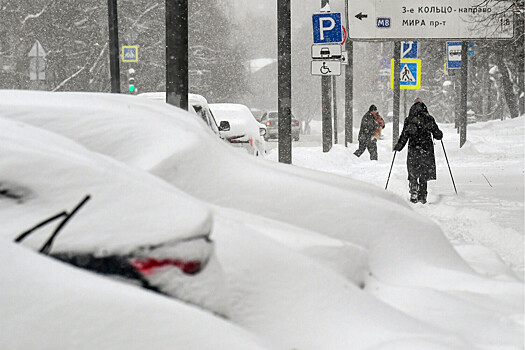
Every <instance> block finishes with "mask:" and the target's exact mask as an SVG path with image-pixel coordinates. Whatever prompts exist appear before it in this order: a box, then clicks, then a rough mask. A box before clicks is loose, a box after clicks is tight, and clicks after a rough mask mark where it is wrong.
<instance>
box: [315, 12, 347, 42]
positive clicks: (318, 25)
mask: <svg viewBox="0 0 525 350" xmlns="http://www.w3.org/2000/svg"><path fill="white" fill-rule="evenodd" d="M312 24H313V30H314V43H316V44H323V43H341V42H342V41H343V29H342V26H341V14H340V13H336V12H334V13H331V12H325V13H316V14H314V15H312Z"/></svg>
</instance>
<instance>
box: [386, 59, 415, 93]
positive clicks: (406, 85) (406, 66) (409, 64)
mask: <svg viewBox="0 0 525 350" xmlns="http://www.w3.org/2000/svg"><path fill="white" fill-rule="evenodd" d="M390 67H394V59H392V60H391V62H390ZM390 72H391V73H390V88H391V89H393V88H394V69H390ZM399 75H400V79H399V81H400V83H399V85H400V88H401V89H413V90H417V89H421V60H420V59H401V70H400V72H399Z"/></svg>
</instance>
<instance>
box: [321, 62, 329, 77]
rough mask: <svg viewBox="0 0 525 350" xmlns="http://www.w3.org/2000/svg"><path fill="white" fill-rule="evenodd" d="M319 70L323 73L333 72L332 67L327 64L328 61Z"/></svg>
mask: <svg viewBox="0 0 525 350" xmlns="http://www.w3.org/2000/svg"><path fill="white" fill-rule="evenodd" d="M319 70H320V71H321V74H328V73H332V71H331V70H330V68H329V67H327V66H326V62H323V65H322V66H321V68H320V69H319Z"/></svg>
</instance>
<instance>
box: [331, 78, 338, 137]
mask: <svg viewBox="0 0 525 350" xmlns="http://www.w3.org/2000/svg"><path fill="white" fill-rule="evenodd" d="M332 96H333V104H334V143H335V144H337V83H336V77H332Z"/></svg>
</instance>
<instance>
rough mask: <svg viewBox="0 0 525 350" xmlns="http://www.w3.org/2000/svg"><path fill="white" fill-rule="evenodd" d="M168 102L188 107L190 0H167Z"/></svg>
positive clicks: (183, 107)
mask: <svg viewBox="0 0 525 350" xmlns="http://www.w3.org/2000/svg"><path fill="white" fill-rule="evenodd" d="M166 102H167V103H169V104H172V105H174V106H177V107H180V108H182V109H185V110H187V109H188V0H166Z"/></svg>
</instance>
